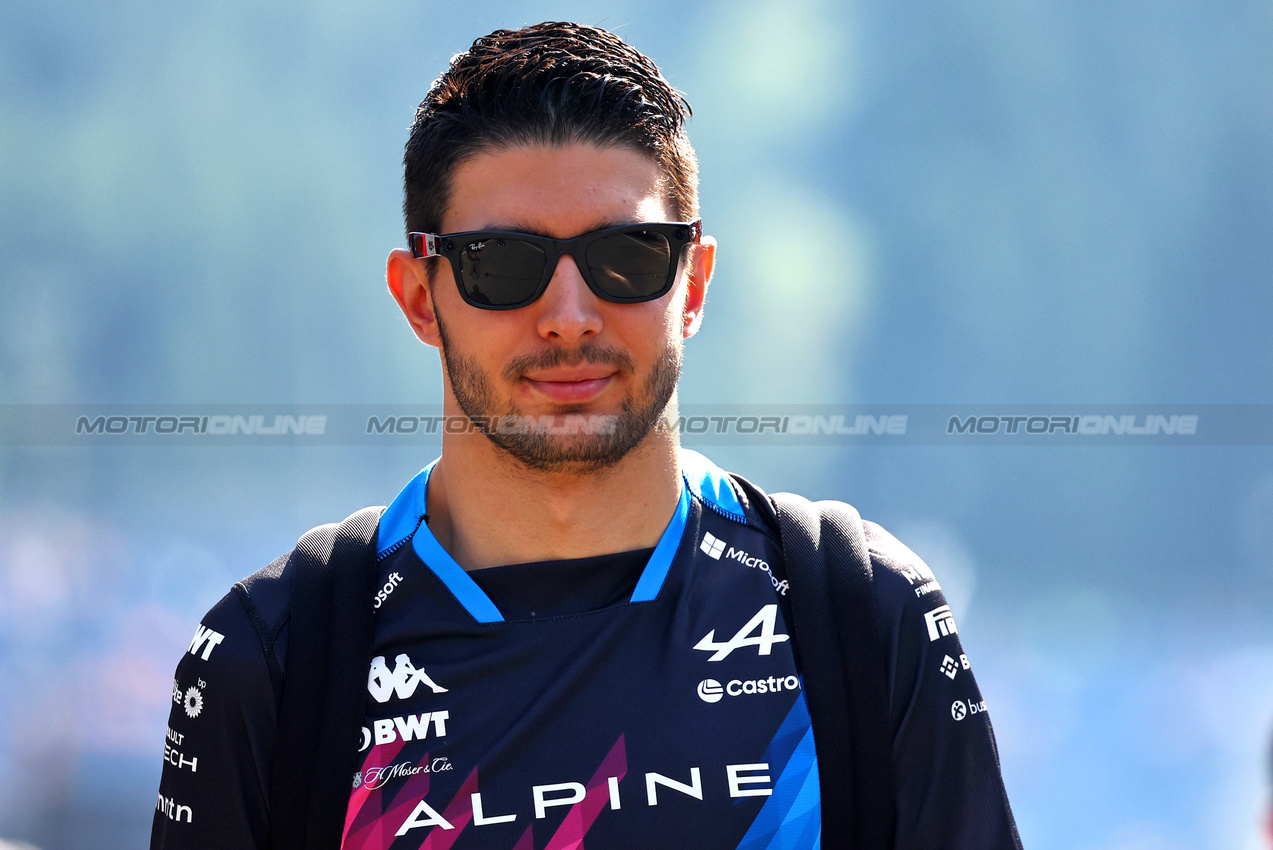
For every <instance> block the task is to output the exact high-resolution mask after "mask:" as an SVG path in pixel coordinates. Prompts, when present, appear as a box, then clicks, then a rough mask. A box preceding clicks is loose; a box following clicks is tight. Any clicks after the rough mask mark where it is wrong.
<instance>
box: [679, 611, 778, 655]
mask: <svg viewBox="0 0 1273 850" xmlns="http://www.w3.org/2000/svg"><path fill="white" fill-rule="evenodd" d="M777 623H778V606H777V605H766V606H765V607H763V608H761V609H760V610H759V611H757V612H756V615H755V616H754V617H752V618H751V619H750V620H748V621H747V623H746V624H745V625H744V626H743V627H742V628H741V629H739V630H738V633H737V634H735V635H734V636H733V637H732V638H730V639H729V640H727V641H725V642H724V643H718V642H717V641H716V630H715V629H712V630H711V631H710V632H708V633H707V634H706V635H704V636H703V639H702V640H700V641H699V642H698V643H696V644H694V648H695V649H699V650H702V651H703V652H711V653H712V656H711V657H710V658H708V659H707V660H708V661H721V660H723V659H725V658H728V657H729V654H730V653H731V652H733V651H734V650H735V649H742V648H743V647H744V646H754V647H756V652H757V653H758V654H760V655H768V654H769V653H770V652H771V651H772V650H773V646H774V644H775V643H782V642H783V641H786V640H790V639H791V638H790V636H788V635H779V634H775V633H774V629H775V628H776V627H777ZM757 629H759V630H760V634H758V635H754V636H753V635H752V632H754V631H756V630H757Z"/></svg>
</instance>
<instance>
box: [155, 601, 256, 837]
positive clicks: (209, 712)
mask: <svg viewBox="0 0 1273 850" xmlns="http://www.w3.org/2000/svg"><path fill="white" fill-rule="evenodd" d="M245 604H246V603H245V601H244V600H243V599H242V598H241V597H240V595H239V593H237V592H234V591H232V592H230V593H228V594H226V596H225V597H224V598H223V599H222V600H221V601H220V602H218V603H217V604H216V605H215V606H214V607H213V608H212V610H211V611H209V612H208V614H207V616H205V617H204V618H203V621H202V622H201V623H200V624H199V627H198V629H196V631H195V633H194V636H193V638H192V639H191V641H190V646H189V648H188V650H187V651H186V653H185V655H184V656H182V659H181V662H180V663H179V664H178V665H177V673H176V676H175V678H174V679H173V683H172V702H173V704H172V709H171V712H170V713H169V719H168V730H167V739H166V740H165V742H164V765H163V775H162V778H161V779H160V783H159V795H158V800H157V801H156V804H155V818H154V825H153V827H152V830H151V839H150V846H151V850H177V848H182V850H204V848H235V850H244V848H248V850H250V849H251V848H265V847H267V846H268V844H269V812H268V805H269V803H268V801H269V785H270V759H271V754H272V752H273V748H274V733H275V724H276V717H277V699H276V695H275V690H274V685H273V683H272V679H271V676H270V670H269V666H268V665H267V662H266V657H265V651H266V650H265V648H264V647H265V645H264V643H263V642H262V638H261V635H260V633H259V632H258V631H257V628H256V626H255V625H254V622H253V618H252V617H251V616H249V613H248V610H247V609H246V608H245Z"/></svg>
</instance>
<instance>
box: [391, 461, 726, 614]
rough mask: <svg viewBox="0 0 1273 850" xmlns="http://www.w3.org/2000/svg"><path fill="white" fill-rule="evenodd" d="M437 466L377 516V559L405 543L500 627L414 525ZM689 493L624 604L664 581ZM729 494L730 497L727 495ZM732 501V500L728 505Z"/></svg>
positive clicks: (457, 569)
mask: <svg viewBox="0 0 1273 850" xmlns="http://www.w3.org/2000/svg"><path fill="white" fill-rule="evenodd" d="M437 463H438V462H437V461H436V460H435V461H433V463H431V464H429V465H428V466H426V467H425V468H424V469H422V470H420V472H419V473H418V474H417V475H416V476H415V477H414V478H412V479H411V481H410V482H408V483H407V486H406V487H403V488H402V492H400V493H399V494H398V496H397V498H395V499H394V500H393V502H392V503H391V504H390V505H389V507H388V508H386V509H385V512H384V515H383V516H382V517H381V518H380V527H379V529H377V532H376V533H377V538H376V549H377V553H378V555H377V557H384V556H386V555H387V554H389V553H391V552H393V551H396V550H397V549H398V548H400V547H401V545H402V544H403V543H405V542H406V541H407V540H408V539H410V540H411V546H412V548H414V549H415V552H416V554H417V555H418V556H419V557H420V560H421V561H422V562H423V563H424V565H425V566H426V567H428V568H429V569H430V570H432V571H433V574H434V575H435V576H437V577H438V579H439V580H440V581H441V582H442V583H443V584H444V585H446V588H447V590H449V591H451V594H452V595H453V596H454V597H455V599H456V601H457V602H459V603H460V604H461V605H462V606H464V609H465V610H466V611H468V612H469V614H471V615H472V617H473V619H474V620H476V621H477V622H479V623H502V622H504V615H503V614H501V613H500V611H499V609H498V608H497V607H495V603H494V602H492V601H491V599H490V597H489V596H487V595H486V592H485V591H484V590H482V588H480V587H478V586H477V582H475V581H473V578H472V576H470V575H469V574H468V573H467V572H465V571H464V568H463V567H461V566H460V565H459V564H458V563H456V561H455V559H454V558H452V557H451V555H450V553H448V552H447V551H446V550H445V549H443V548H442V544H441V543H439V542H438V539H437V538H436V537H434V536H433V532H432V531H430V530H429V526H428V524H427V523H421V522H420V517H422V516H424V514H425V513H427V511H428V506H427V501H426V499H427V494H428V489H429V475H430V473H432V472H433V468H434V467H435V466H436V465H437ZM690 495H691V488H690V485H689V483H688V479H687V480H686V484H685V486H682V487H681V498H680V499H679V500H678V501H677V504H676V513H675V514H673V515H672V520H671V522H669V523H668V525H667V528H666V529H664V530H663V535H662V536H661V537H660V538H659V542H658V544H657V545H655V547H654V552H653V553H652V554H651V555H650V560H649V561H647V562H646V564H645V569H644V570H642V571H641V578H640V579H638V580H637V585H636V589H635V590H634V591H633V592H632V599H631V600H630V601H632V602H649V601H650V600H652V599H654V598H656V597H657V596H658V595H659V591H660V590H662V589H663V582H664V581H665V580H666V579H667V574H668V571H669V570H671V568H672V560H673V559H674V558H675V557H676V550H677V548H678V547H679V546H680V543H681V537H682V536H684V534H685V526H686V524H687V522H688V520H689V514H690ZM730 495H731V496H732V495H733V492H732V491H730ZM737 503H738V501H737V499H736V498H735V500H734V504H737ZM740 514H741V511H740Z"/></svg>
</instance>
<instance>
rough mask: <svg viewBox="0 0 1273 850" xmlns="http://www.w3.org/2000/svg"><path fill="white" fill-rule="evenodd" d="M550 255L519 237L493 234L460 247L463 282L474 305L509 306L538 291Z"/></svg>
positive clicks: (461, 279)
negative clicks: (502, 237)
mask: <svg viewBox="0 0 1273 850" xmlns="http://www.w3.org/2000/svg"><path fill="white" fill-rule="evenodd" d="M547 260H548V256H547V255H546V254H545V253H544V251H543V249H542V248H540V247H539V246H538V245H533V244H531V243H530V242H523V241H522V240H520V239H515V238H509V239H501V238H495V237H490V238H486V239H481V240H477V241H474V242H469V243H468V244H467V245H463V246H462V247H461V249H460V281H461V283H462V284H463V285H464V292H465V294H466V295H467V296H468V297H469V299H470V300H471V301H472V302H473V303H475V304H482V305H488V306H491V307H508V306H510V305H513V304H520V303H521V302H523V301H526V300H527V299H529V298H530V297H531V296H532V295H534V294H535V290H537V289H539V282H540V281H541V280H543V276H544V265H545V263H546V262H547Z"/></svg>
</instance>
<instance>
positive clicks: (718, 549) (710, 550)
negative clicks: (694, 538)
mask: <svg viewBox="0 0 1273 850" xmlns="http://www.w3.org/2000/svg"><path fill="white" fill-rule="evenodd" d="M698 548H700V549H702V550H703V551H704V552H706V553H707V557H709V558H715V559H716V560H718V561H719V560H720V556H721V553H722V552H724V551H725V541H724V540H721V539H720V538H719V537H716V536H715V535H713V534H711V533H708V532H704V533H703V543H702V545H700V546H699V547H698Z"/></svg>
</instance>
